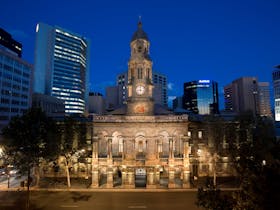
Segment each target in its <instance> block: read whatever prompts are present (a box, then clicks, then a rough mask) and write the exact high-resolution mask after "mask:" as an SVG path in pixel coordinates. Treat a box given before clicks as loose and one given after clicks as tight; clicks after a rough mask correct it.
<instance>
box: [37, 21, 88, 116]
mask: <svg viewBox="0 0 280 210" xmlns="http://www.w3.org/2000/svg"><path fill="white" fill-rule="evenodd" d="M89 56H90V42H89V40H88V39H87V38H85V37H83V36H81V35H78V34H76V33H73V32H70V31H68V30H65V29H62V28H60V27H57V26H54V27H53V26H49V25H47V24H44V23H39V24H37V26H36V46H35V64H34V92H36V93H41V94H46V95H51V96H54V97H57V98H59V99H62V100H64V103H65V112H66V113H67V114H84V113H86V112H87V98H88V84H89Z"/></svg>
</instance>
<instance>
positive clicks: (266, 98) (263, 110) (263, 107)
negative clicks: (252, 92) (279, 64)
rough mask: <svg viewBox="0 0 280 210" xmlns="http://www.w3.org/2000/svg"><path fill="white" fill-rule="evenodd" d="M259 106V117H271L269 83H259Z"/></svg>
mask: <svg viewBox="0 0 280 210" xmlns="http://www.w3.org/2000/svg"><path fill="white" fill-rule="evenodd" d="M258 89H259V106H260V115H261V116H267V117H272V113H271V105H270V86H269V82H259V83H258Z"/></svg>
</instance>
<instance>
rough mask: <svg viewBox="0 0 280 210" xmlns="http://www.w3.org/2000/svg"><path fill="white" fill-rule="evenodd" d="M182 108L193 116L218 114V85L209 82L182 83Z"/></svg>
mask: <svg viewBox="0 0 280 210" xmlns="http://www.w3.org/2000/svg"><path fill="white" fill-rule="evenodd" d="M183 108H184V109H186V110H189V111H192V112H193V113H195V114H202V115H204V114H218V113H219V99H218V83H217V82H215V81H211V80H198V81H191V82H186V83H184V95H183Z"/></svg>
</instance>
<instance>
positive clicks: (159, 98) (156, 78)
mask: <svg viewBox="0 0 280 210" xmlns="http://www.w3.org/2000/svg"><path fill="white" fill-rule="evenodd" d="M152 75H153V85H154V88H153V99H154V101H155V104H160V105H162V106H166V107H167V104H168V95H167V77H166V76H165V75H163V74H161V73H159V72H153V73H152ZM116 83H117V85H118V91H119V93H118V94H119V95H118V97H119V103H120V104H126V99H127V89H126V88H127V72H124V73H121V74H118V75H117V82H116Z"/></svg>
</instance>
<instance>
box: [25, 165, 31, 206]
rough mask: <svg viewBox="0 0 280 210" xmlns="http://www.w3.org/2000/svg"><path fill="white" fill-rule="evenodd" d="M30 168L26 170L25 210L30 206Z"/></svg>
mask: <svg viewBox="0 0 280 210" xmlns="http://www.w3.org/2000/svg"><path fill="white" fill-rule="evenodd" d="M29 186H30V168H28V172H27V199H26V209H27V210H29V206H30V188H29Z"/></svg>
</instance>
